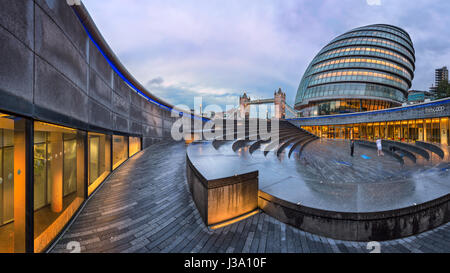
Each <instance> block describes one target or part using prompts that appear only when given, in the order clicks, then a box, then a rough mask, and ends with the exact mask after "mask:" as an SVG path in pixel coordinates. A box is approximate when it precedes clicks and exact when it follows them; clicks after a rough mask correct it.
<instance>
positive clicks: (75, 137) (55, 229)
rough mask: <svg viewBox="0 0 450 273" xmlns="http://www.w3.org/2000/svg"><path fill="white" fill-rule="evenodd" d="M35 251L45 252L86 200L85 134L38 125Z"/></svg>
mask: <svg viewBox="0 0 450 273" xmlns="http://www.w3.org/2000/svg"><path fill="white" fill-rule="evenodd" d="M34 130H35V133H34V135H35V136H34V248H35V252H41V251H43V250H44V249H45V248H46V247H47V246H48V244H49V243H50V242H51V241H52V240H53V239H54V238H55V237H56V236H57V235H58V233H59V232H60V231H61V230H62V228H64V226H65V225H66V224H67V222H68V221H69V219H70V218H71V217H72V216H73V214H74V213H75V212H76V210H77V209H78V208H79V207H80V205H81V203H82V202H83V201H84V187H85V185H84V138H85V133H84V132H82V131H78V130H74V129H70V128H66V127H62V126H57V125H51V124H47V123H42V122H35V123H34Z"/></svg>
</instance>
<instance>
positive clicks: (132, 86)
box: [72, 7, 210, 122]
mask: <svg viewBox="0 0 450 273" xmlns="http://www.w3.org/2000/svg"><path fill="white" fill-rule="evenodd" d="M72 9H73V11H74V13H75V15H76V16H77V17H78V20H79V21H80V23H81V25H82V26H83V28H84V30H85V31H86V34H87V35H88V36H89V39H90V40H91V41H92V43H93V44H94V45H95V46H96V47H97V49H98V50H99V51H100V53H101V54H102V55H103V57H104V58H105V59H106V61H107V62H108V63H109V65H110V66H111V68H112V69H113V70H114V71H115V72H116V73H117V75H119V77H121V78H122V80H124V81H125V82H126V83H127V84H128V85H129V86H130V87H131V88H133V89H134V90H135V91H136V92H137V93H139V94H140V95H141V96H143V97H144V98H146V99H147V100H148V101H149V102H151V103H153V104H156V105H158V106H159V107H160V108H162V109H164V110H167V111H174V112H175V113H177V114H178V115H181V116H184V115H188V116H190V117H191V119H192V118H195V119H200V120H202V121H204V122H210V120H208V119H205V118H200V117H197V116H195V115H191V114H187V113H184V112H180V111H178V110H176V109H175V108H170V107H168V106H166V105H164V104H162V103H159V102H157V101H155V100H154V99H152V98H150V97H149V96H147V95H146V94H145V93H144V92H142V91H141V90H139V89H138V88H137V87H136V86H134V85H133V84H132V83H131V82H130V81H129V80H128V79H127V78H126V77H125V76H124V75H123V74H122V73H121V72H120V71H119V69H118V68H117V67H116V66H115V65H114V63H113V62H112V61H111V60H110V59H109V58H108V56H106V53H105V52H104V51H103V50H102V48H101V47H100V46H99V45H98V44H97V42H96V41H95V39H94V37H92V35H91V33H90V32H89V30H88V29H87V27H86V26H85V25H84V23H83V20H82V19H81V17H80V16H79V15H78V13H77V11H76V10H75V9H74V8H73V7H72Z"/></svg>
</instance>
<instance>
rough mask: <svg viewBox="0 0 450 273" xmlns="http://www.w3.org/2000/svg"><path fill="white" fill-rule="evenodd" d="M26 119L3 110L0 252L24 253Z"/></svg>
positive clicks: (0, 122)
mask: <svg viewBox="0 0 450 273" xmlns="http://www.w3.org/2000/svg"><path fill="white" fill-rule="evenodd" d="M25 122H26V121H25V119H22V118H18V117H15V116H11V115H6V114H1V113H0V253H14V252H25V172H26V170H25Z"/></svg>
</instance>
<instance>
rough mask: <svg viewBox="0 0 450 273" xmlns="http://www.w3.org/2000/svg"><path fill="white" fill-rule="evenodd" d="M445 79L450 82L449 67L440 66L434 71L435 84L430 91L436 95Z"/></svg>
mask: <svg viewBox="0 0 450 273" xmlns="http://www.w3.org/2000/svg"><path fill="white" fill-rule="evenodd" d="M443 81H446V82H448V69H447V67H446V66H444V67H442V68H438V69H436V70H435V72H434V85H433V86H431V87H430V92H431V93H433V94H434V96H436V91H437V87H438V86H439V84H440V83H441V82H443Z"/></svg>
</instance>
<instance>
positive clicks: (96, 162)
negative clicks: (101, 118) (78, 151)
mask: <svg viewBox="0 0 450 273" xmlns="http://www.w3.org/2000/svg"><path fill="white" fill-rule="evenodd" d="M88 149H89V187H88V194H89V195H91V194H92V192H94V190H95V189H96V188H97V187H98V186H99V185H100V184H101V183H102V182H103V180H105V178H106V177H107V176H108V174H110V173H111V136H109V135H103V134H97V133H89V146H88Z"/></svg>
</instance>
